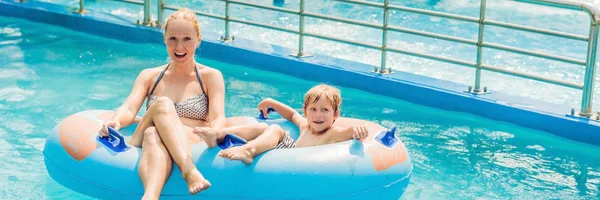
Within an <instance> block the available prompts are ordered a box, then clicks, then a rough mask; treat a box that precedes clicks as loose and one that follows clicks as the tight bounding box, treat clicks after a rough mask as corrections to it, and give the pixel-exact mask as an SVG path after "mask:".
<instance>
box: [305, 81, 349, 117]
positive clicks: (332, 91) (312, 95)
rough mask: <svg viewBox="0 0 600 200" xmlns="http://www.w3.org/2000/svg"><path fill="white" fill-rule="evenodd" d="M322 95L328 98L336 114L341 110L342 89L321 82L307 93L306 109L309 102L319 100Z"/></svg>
mask: <svg viewBox="0 0 600 200" xmlns="http://www.w3.org/2000/svg"><path fill="white" fill-rule="evenodd" d="M321 96H324V97H325V98H327V101H328V102H329V103H330V104H331V107H333V111H334V113H335V114H338V113H339V112H340V105H342V95H341V94H340V90H338V89H337V88H335V87H333V86H330V85H327V84H319V85H317V86H315V87H312V88H311V89H310V90H308V92H306V95H304V109H306V108H308V104H310V103H316V102H317V101H319V99H320V98H321Z"/></svg>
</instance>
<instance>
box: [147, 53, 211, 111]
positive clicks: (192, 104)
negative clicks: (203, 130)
mask: <svg viewBox="0 0 600 200" xmlns="http://www.w3.org/2000/svg"><path fill="white" fill-rule="evenodd" d="M170 65H171V64H169V65H167V67H166V68H165V70H163V71H162V72H161V73H160V75H158V78H156V82H155V83H154V87H152V91H150V95H148V97H147V98H146V110H148V109H150V106H151V105H152V104H153V103H154V102H155V101H156V99H158V97H157V96H154V95H152V94H153V93H154V89H156V86H157V85H158V82H159V81H160V79H162V77H163V75H164V74H165V71H167V69H169V66H170ZM194 69H195V70H196V77H197V78H198V82H199V83H200V88H202V94H199V95H197V96H194V97H192V98H189V99H186V100H184V101H182V102H179V103H174V104H175V110H176V111H177V115H178V116H179V117H183V118H189V119H197V120H203V121H207V118H208V96H207V95H206V92H205V91H204V87H202V79H201V78H200V74H199V73H198V68H196V67H194Z"/></svg>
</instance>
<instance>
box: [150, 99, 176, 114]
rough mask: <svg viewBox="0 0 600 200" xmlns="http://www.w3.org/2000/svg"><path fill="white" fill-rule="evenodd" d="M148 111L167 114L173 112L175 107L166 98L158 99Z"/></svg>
mask: <svg viewBox="0 0 600 200" xmlns="http://www.w3.org/2000/svg"><path fill="white" fill-rule="evenodd" d="M150 109H152V110H153V112H155V113H169V112H174V111H175V105H174V103H173V101H171V99H169V98H168V97H158V98H157V99H156V101H154V103H153V104H152V106H150Z"/></svg>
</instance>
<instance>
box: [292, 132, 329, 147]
mask: <svg viewBox="0 0 600 200" xmlns="http://www.w3.org/2000/svg"><path fill="white" fill-rule="evenodd" d="M328 141H329V135H328V134H326V133H325V134H314V133H312V132H311V131H309V130H307V131H303V132H302V133H301V134H300V137H298V139H297V140H296V146H297V147H310V146H318V145H324V144H327V143H328Z"/></svg>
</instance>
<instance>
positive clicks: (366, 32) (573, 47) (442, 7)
mask: <svg viewBox="0 0 600 200" xmlns="http://www.w3.org/2000/svg"><path fill="white" fill-rule="evenodd" d="M42 1H45V2H52V3H57V4H62V5H69V6H73V7H77V6H78V1H71V0H42ZM581 1H584V2H590V3H593V4H595V5H600V3H599V2H598V1H594V0H581ZM85 2H86V8H89V9H92V10H97V11H102V12H106V13H111V14H114V15H118V16H122V17H124V18H127V19H128V20H130V21H132V22H134V21H135V20H139V19H142V18H143V6H140V5H131V4H126V3H121V2H114V1H85ZM247 2H253V3H260V4H262V5H276V6H281V7H284V8H289V9H293V10H297V9H298V7H299V0H285V1H284V2H285V3H284V4H275V3H274V2H275V1H273V0H248V1H247ZM371 2H383V0H371ZM166 3H167V4H169V5H177V6H184V7H189V8H193V9H196V10H198V11H203V12H207V13H213V14H217V15H224V13H225V12H224V3H223V2H220V1H206V0H189V1H181V0H166ZM390 3H391V4H394V5H404V6H408V7H412V8H421V9H427V10H433V11H440V12H448V13H454V14H462V15H467V16H478V15H479V10H478V9H479V8H478V6H479V1H478V0H461V1H452V0H408V1H407V0H391V1H390ZM153 6H156V3H155V2H153ZM487 7H488V12H487V13H486V17H487V18H489V19H493V20H497V21H502V22H512V23H516V24H523V25H531V26H534V27H540V28H549V29H552V30H558V31H564V32H568V33H576V34H583V35H586V34H587V33H588V27H587V26H588V25H589V23H588V22H589V19H588V17H587V16H586V14H585V13H583V12H576V11H569V10H561V9H554V8H548V7H542V6H535V5H528V4H524V3H519V2H514V1H506V0H489V1H488V3H487ZM306 9H307V11H311V12H316V13H321V14H330V15H334V16H341V17H347V18H351V19H357V20H361V21H365V22H373V23H381V21H382V19H381V16H382V12H381V11H380V9H375V8H369V7H365V6H356V5H351V4H347V3H340V2H334V1H328V0H313V1H307V2H306ZM152 10H153V11H154V10H156V8H152ZM232 10H233V11H232V13H233V14H232V16H233V17H238V18H242V19H247V20H253V21H257V22H262V23H266V24H271V25H278V26H280V27H297V26H298V18H297V17H294V16H292V15H289V14H281V13H276V12H273V11H264V10H260V9H256V8H251V7H247V6H237V5H232ZM167 13H170V12H167ZM391 16H392V17H391V21H390V24H394V25H397V26H401V27H405V28H413V29H416V30H423V31H430V32H433V33H439V34H447V35H451V36H459V37H464V38H467V39H474V38H476V37H477V29H478V27H477V25H476V24H469V23H465V22H460V21H456V20H445V19H441V18H437V17H428V16H424V15H419V14H410V13H406V12H392V13H391ZM154 17H156V16H154ZM201 21H202V22H201V23H202V26H203V28H204V29H205V30H208V31H213V32H219V33H223V30H224V28H223V27H224V25H223V24H224V23H223V21H222V20H216V19H212V18H207V17H203V18H201ZM306 23H307V27H306V29H307V30H309V31H311V32H316V33H321V34H324V35H329V36H337V37H340V38H344V39H349V40H353V41H364V42H367V43H370V44H374V45H378V44H380V43H381V42H380V39H381V33H380V32H379V31H377V30H375V29H371V28H361V27H358V26H354V25H346V24H341V23H337V22H331V21H326V20H317V19H314V18H307V21H306ZM231 30H232V32H233V33H232V34H233V35H234V36H235V37H238V38H247V39H251V40H255V41H263V42H268V43H273V44H277V45H281V46H285V47H288V48H291V49H297V41H298V39H297V36H295V35H292V34H288V33H283V32H279V31H272V30H268V29H264V28H257V27H251V26H247V25H243V24H239V23H232V27H231ZM485 37H486V40H489V41H490V42H496V43H499V44H504V45H514V46H515V47H520V48H525V49H529V50H535V51H542V52H549V53H554V54H557V55H564V56H570V57H574V58H578V59H581V58H585V55H586V54H585V50H586V49H585V47H586V46H585V45H582V44H583V42H573V41H569V40H565V39H561V38H557V37H551V36H542V35H539V34H531V33H526V32H520V31H512V30H509V29H504V28H497V27H489V28H486V32H485ZM388 40H389V41H390V42H389V45H390V46H392V47H397V48H400V49H410V50H414V51H417V52H421V53H430V54H435V55H442V56H445V57H450V58H457V59H464V60H467V61H473V60H475V57H476V56H475V55H476V48H475V47H473V46H468V45H456V43H450V42H446V41H443V40H435V39H428V38H424V37H419V36H412V35H409V34H399V33H393V34H389V36H388ZM305 49H306V52H308V53H319V54H324V55H329V56H333V57H337V58H342V59H348V60H353V61H358V62H362V63H367V64H370V65H374V66H378V65H379V62H380V53H379V52H378V51H375V50H370V49H366V48H362V47H356V46H351V45H345V44H341V43H335V42H330V41H326V40H320V39H315V38H311V37H306V39H305ZM483 55H484V60H487V62H485V63H486V64H489V65H492V66H498V67H501V68H503V69H509V70H515V71H519V72H528V73H535V74H537V75H540V76H544V77H548V78H557V79H560V80H564V81H569V82H574V83H582V82H583V79H584V76H583V74H584V70H585V69H584V67H581V66H576V65H572V64H565V63H561V62H557V61H549V60H544V59H539V58H534V57H528V56H521V55H517V54H513V53H507V52H503V51H497V50H484V54H483ZM387 63H388V65H389V66H390V67H392V68H394V69H396V70H399V71H406V72H410V73H415V74H420V75H425V76H430V77H434V78H438V79H443V80H450V81H453V82H457V83H461V84H466V85H473V82H474V79H475V75H474V69H471V68H465V67H461V66H458V65H452V64H447V63H442V62H438V61H431V60H427V59H421V58H417V57H411V56H404V55H400V54H394V53H389V56H388V61H387ZM597 80H600V79H598V78H597ZM482 86H487V87H488V88H489V89H490V90H493V91H501V92H503V93H507V94H511V95H516V96H522V97H527V98H531V99H539V100H544V101H548V102H552V103H557V104H562V105H567V106H569V107H571V108H579V106H580V104H581V91H579V90H575V89H570V88H565V87H561V86H555V85H551V84H547V83H542V82H537V81H532V80H525V79H521V78H515V77H512V76H508V75H502V74H498V73H494V72H487V71H484V72H483V74H482ZM524 86H526V87H524ZM599 86H600V81H596V87H599ZM465 89H466V88H465ZM594 99H600V90H598V89H597V90H596V91H595V93H594ZM593 106H594V108H600V100H598V101H595V102H594V103H593ZM568 112H569V109H566V110H564V111H563V113H565V114H566V113H568Z"/></svg>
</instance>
